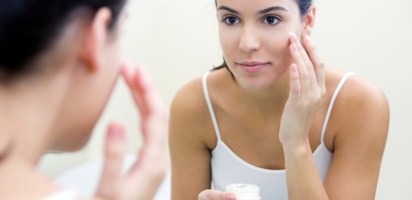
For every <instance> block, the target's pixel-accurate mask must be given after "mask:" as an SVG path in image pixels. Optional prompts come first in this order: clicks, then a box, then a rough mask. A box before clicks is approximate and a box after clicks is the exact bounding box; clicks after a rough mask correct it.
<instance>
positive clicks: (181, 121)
mask: <svg viewBox="0 0 412 200" xmlns="http://www.w3.org/2000/svg"><path fill="white" fill-rule="evenodd" d="M213 133H214V130H213V124H212V121H211V118H210V114H209V110H208V107H207V104H206V100H205V95H204V90H203V84H202V77H201V76H200V77H197V78H195V79H193V80H191V81H189V82H188V83H186V84H185V85H183V86H182V87H181V88H180V89H179V91H178V92H177V93H176V95H175V97H174V99H173V101H172V104H171V107H170V120H169V134H170V139H169V141H170V142H172V143H173V142H176V141H179V142H177V143H179V144H182V143H191V144H193V145H195V146H197V147H198V146H199V145H200V146H203V147H205V145H206V147H207V148H210V147H212V146H213V143H214V138H213V137H214V134H213Z"/></svg>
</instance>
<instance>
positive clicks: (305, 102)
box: [279, 34, 389, 200]
mask: <svg viewBox="0 0 412 200" xmlns="http://www.w3.org/2000/svg"><path fill="white" fill-rule="evenodd" d="M291 43H292V44H291V54H292V56H293V58H294V60H295V62H296V64H294V65H292V66H291V70H290V78H291V83H290V94H289V99H288V101H287V103H286V105H285V110H284V113H283V115H282V121H281V129H280V134H279V137H280V139H281V141H282V145H283V150H284V155H285V168H286V177H287V183H288V193H289V199H292V200H293V199H299V200H302V199H317V200H318V199H373V198H374V195H375V191H376V184H377V179H378V175H379V168H380V163H381V159H382V154H383V149H384V146H385V142H386V135H387V131H388V123H389V108H388V103H387V101H386V98H385V97H384V95H383V94H382V93H381V92H380V91H379V90H378V89H376V88H375V87H373V86H371V85H368V84H366V83H364V82H362V81H348V82H352V84H349V83H347V84H345V87H350V88H351V91H346V93H350V94H351V96H350V97H348V98H345V97H342V95H343V94H342V93H345V91H341V94H340V97H339V98H338V99H344V100H341V101H343V102H344V105H339V103H336V104H337V105H335V106H334V113H339V114H338V116H339V117H341V119H340V120H336V117H335V121H337V123H339V124H340V125H341V128H339V129H337V130H338V131H337V133H336V135H335V139H334V145H333V146H334V157H333V161H332V163H331V166H330V169H329V172H328V176H327V179H326V182H325V186H324V185H323V183H322V181H321V178H320V176H319V173H318V171H317V168H316V166H315V162H314V160H313V157H312V151H311V148H310V145H309V139H308V130H309V128H310V125H311V123H312V120H313V117H314V113H316V111H317V110H318V107H319V105H320V102H321V99H322V98H323V96H324V94H325V79H324V78H325V75H324V74H325V72H324V66H323V64H322V62H321V61H320V59H319V57H318V55H317V53H316V51H315V48H314V46H313V44H311V43H310V41H309V40H308V38H307V37H305V39H304V46H302V44H301V43H300V42H299V40H297V38H296V36H294V35H293V34H292V35H291ZM306 52H307V53H306ZM353 82H355V83H353ZM337 101H338V100H337ZM339 108H340V109H339ZM338 110H339V111H338Z"/></svg>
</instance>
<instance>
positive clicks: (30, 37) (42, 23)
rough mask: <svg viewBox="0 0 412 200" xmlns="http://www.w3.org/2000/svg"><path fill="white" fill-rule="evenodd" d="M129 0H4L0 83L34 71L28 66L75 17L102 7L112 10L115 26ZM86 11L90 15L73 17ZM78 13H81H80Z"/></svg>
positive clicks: (0, 4)
mask: <svg viewBox="0 0 412 200" xmlns="http://www.w3.org/2000/svg"><path fill="white" fill-rule="evenodd" d="M125 3H126V0H1V1H0V82H6V81H9V80H13V79H15V78H16V77H18V76H20V75H22V74H24V73H27V72H28V71H32V70H34V69H32V68H33V67H32V66H28V64H29V63H30V61H32V60H33V59H34V58H35V57H36V56H37V55H39V54H40V53H42V52H43V51H45V50H46V49H47V48H49V47H50V46H51V45H52V44H53V43H54V41H55V40H56V38H58V36H59V34H60V33H61V32H62V31H63V29H64V27H66V25H67V24H68V23H69V22H70V21H71V20H73V18H76V17H93V16H94V14H95V13H96V12H97V11H98V10H99V9H100V8H102V7H107V8H109V9H110V10H111V12H112V21H111V23H110V26H109V29H113V27H114V25H115V23H116V21H117V18H118V16H119V13H120V12H121V10H122V8H123V7H124V4H125ZM79 10H83V11H85V12H83V13H87V15H82V16H73V15H75V14H76V11H79ZM78 13H79V12H78Z"/></svg>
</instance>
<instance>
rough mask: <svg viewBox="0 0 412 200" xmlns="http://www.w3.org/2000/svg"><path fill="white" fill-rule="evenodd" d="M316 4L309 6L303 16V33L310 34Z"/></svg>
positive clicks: (313, 23)
mask: <svg viewBox="0 0 412 200" xmlns="http://www.w3.org/2000/svg"><path fill="white" fill-rule="evenodd" d="M315 17H316V6H314V5H312V6H310V7H309V9H308V12H307V14H306V15H305V16H304V18H303V25H304V27H303V34H305V35H310V34H311V33H312V30H313V26H314V25H315Z"/></svg>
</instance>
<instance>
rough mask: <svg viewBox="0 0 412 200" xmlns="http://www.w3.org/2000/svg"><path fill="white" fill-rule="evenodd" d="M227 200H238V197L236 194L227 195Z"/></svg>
mask: <svg viewBox="0 0 412 200" xmlns="http://www.w3.org/2000/svg"><path fill="white" fill-rule="evenodd" d="M226 200H236V196H235V195H234V194H227V195H226Z"/></svg>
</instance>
